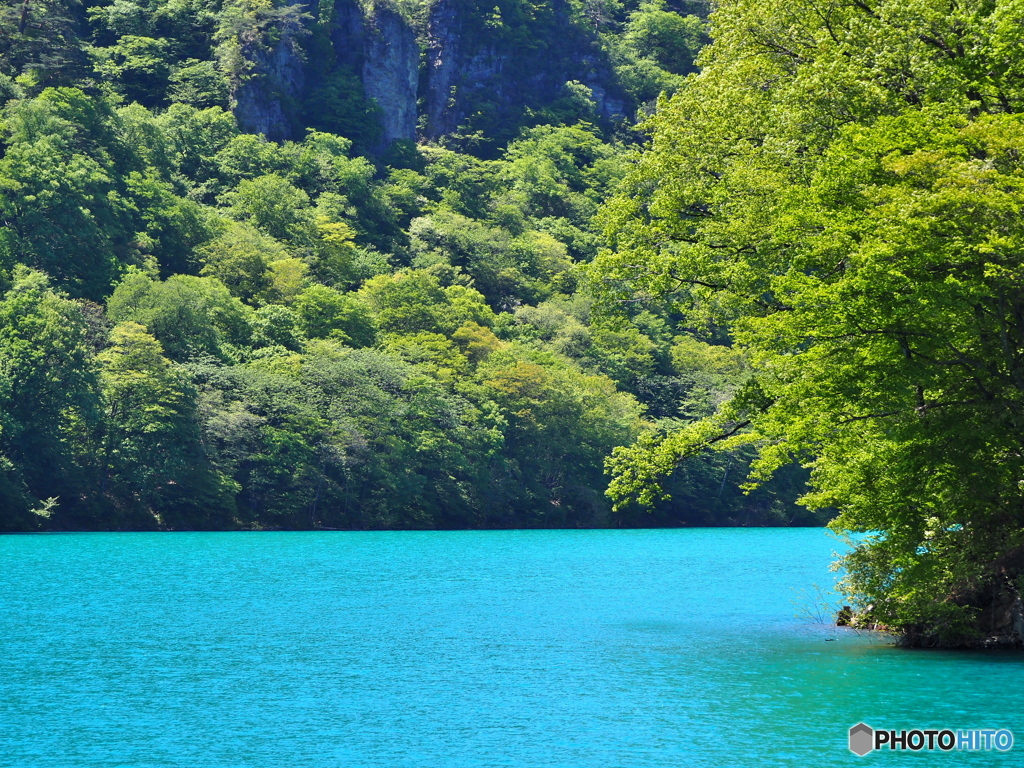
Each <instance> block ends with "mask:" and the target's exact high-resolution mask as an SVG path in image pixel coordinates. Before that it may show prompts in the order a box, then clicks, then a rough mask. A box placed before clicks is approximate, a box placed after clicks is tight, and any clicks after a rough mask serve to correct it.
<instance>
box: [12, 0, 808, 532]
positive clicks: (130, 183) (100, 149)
mask: <svg viewBox="0 0 1024 768" xmlns="http://www.w3.org/2000/svg"><path fill="white" fill-rule="evenodd" d="M552 7H553V6H552ZM3 8H4V10H3V14H4V19H5V25H6V26H5V29H4V32H3V33H2V34H0V101H2V102H3V111H2V119H0V529H8V530H30V529H33V528H38V527H40V526H42V527H48V528H51V529H83V528H125V529H131V528H136V529H137V528H174V529H180V528H189V527H193V528H194V527H202V528H235V527H248V528H260V527H264V528H265V527H274V528H307V527H336V528H350V527H356V528H365V527H377V528H379V527H420V528H434V527H459V528H462V527H483V526H490V527H513V526H593V525H630V524H657V525H679V524H780V523H782V524H786V523H791V522H805V523H806V522H815V521H816V518H814V517H813V516H809V515H806V514H802V513H800V512H799V511H798V510H796V509H795V508H794V507H793V505H792V499H793V498H795V496H796V494H797V490H796V489H797V488H799V487H801V486H802V484H803V480H804V476H803V475H802V474H800V472H799V471H793V472H792V474H791V476H788V477H786V478H783V479H781V480H780V481H777V482H776V483H774V484H773V485H771V486H769V487H768V488H766V489H764V490H761V491H758V492H757V493H755V494H753V495H750V496H746V495H744V494H743V493H742V491H741V489H740V488H739V482H740V481H741V480H742V478H743V477H744V475H745V473H746V467H747V465H748V463H749V461H750V459H751V457H752V454H751V453H750V452H749V451H745V450H743V449H740V450H737V451H735V452H734V453H732V454H728V455H723V456H721V457H716V458H715V460H712V461H709V462H707V463H706V464H703V465H701V466H699V467H697V468H695V469H694V471H693V472H691V473H689V474H687V475H686V476H685V477H680V478H677V480H676V481H675V483H676V491H677V501H676V502H673V503H670V504H664V505H661V506H660V507H658V508H657V509H656V510H655V512H654V514H653V515H649V514H648V513H647V512H645V511H644V510H642V509H640V508H633V509H623V510H620V511H619V512H617V513H615V514H612V510H611V505H610V503H609V502H608V500H607V499H606V498H605V496H604V493H603V492H604V490H605V486H606V482H607V478H606V477H605V476H604V468H603V464H604V460H605V458H606V457H607V456H608V455H609V454H610V453H611V451H612V449H613V448H615V447H616V446H623V445H627V444H629V443H631V442H632V441H633V440H635V439H636V438H637V437H638V436H639V435H641V434H645V433H649V432H650V433H660V432H661V431H664V430H665V429H668V428H671V426H672V425H676V424H678V423H680V422H684V421H689V420H693V419H695V418H699V417H701V416H703V415H705V414H707V413H709V412H710V411H711V410H713V408H714V404H715V403H716V402H719V401H721V400H723V399H725V398H727V397H728V395H729V393H731V392H732V391H733V390H734V389H735V387H736V386H738V384H739V383H741V382H742V380H743V379H744V378H745V376H746V371H747V362H746V360H745V359H744V358H743V356H741V355H738V354H736V353H733V352H732V351H730V350H729V349H728V348H727V347H724V346H722V345H721V344H720V343H718V342H720V341H721V339H715V338H712V337H711V336H708V335H706V334H705V335H704V336H703V337H701V338H702V340H698V338H696V337H695V336H694V335H693V333H692V331H693V329H692V328H689V327H688V326H685V325H680V316H679V315H678V314H675V313H674V312H672V311H667V310H666V311H662V310H657V309H653V310H651V311H647V310H642V309H641V308H636V311H633V312H632V314H631V316H630V317H628V318H623V317H619V316H615V315H611V314H608V313H601V312H594V311H592V306H593V304H594V301H593V298H592V297H591V296H590V295H589V294H588V293H587V292H586V291H585V290H583V289H582V287H581V281H580V275H581V268H582V267H583V266H584V265H585V264H586V263H587V262H589V261H591V260H592V259H593V258H594V256H595V255H596V253H597V250H598V248H599V246H600V244H601V235H600V231H599V228H598V226H597V225H596V223H595V221H596V216H597V214H598V211H599V209H600V207H601V205H602V204H603V202H604V201H605V200H606V199H608V198H609V196H610V195H611V194H612V193H613V191H614V190H615V189H616V188H617V186H618V185H619V183H620V181H621V180H622V178H623V177H624V176H625V174H626V173H627V171H628V169H629V167H630V164H631V163H632V162H633V159H632V155H631V154H630V153H629V151H628V147H627V146H625V145H624V144H623V143H621V141H619V140H616V139H614V137H613V135H612V134H611V133H609V132H608V131H607V130H606V129H607V127H608V126H602V125H599V124H597V123H595V122H591V121H588V120H586V119H584V120H582V121H581V120H580V118H581V117H583V118H587V117H588V116H589V117H593V115H592V114H590V113H587V112H586V110H584V113H579V112H574V111H573V109H569V107H568V106H567V103H568V102H566V103H562V102H560V101H557V100H556V102H553V103H549V104H544V105H540V106H538V108H537V109H536V110H533V111H530V110H529V109H528V110H526V111H525V112H523V113H521V114H520V115H519V118H517V120H518V122H517V121H512V122H511V123H508V124H502V125H501V126H500V131H499V130H498V126H492V125H490V124H489V123H487V121H486V120H483V122H481V123H480V124H479V125H476V126H475V127H473V131H475V132H477V133H478V134H479V135H480V136H483V137H484V138H485V139H487V141H484V142H482V143H481V144H480V145H479V147H480V148H481V152H480V153H478V154H475V155H474V154H470V153H465V152H459V151H456V150H455V149H453V148H452V147H455V146H460V141H461V140H460V139H459V138H458V137H457V136H455V137H447V138H446V139H445V141H442V142H440V144H438V145H430V144H422V145H420V146H413V145H411V144H403V143H398V144H396V145H394V146H392V147H391V149H390V150H388V151H387V152H386V153H384V154H383V155H377V156H373V155H362V156H361V155H360V154H358V150H359V149H360V148H363V149H366V148H367V147H369V146H370V145H371V144H372V143H373V138H372V137H373V136H374V135H376V134H375V133H374V131H375V128H374V124H375V123H374V121H375V120H376V117H375V115H376V113H375V111H374V110H375V109H376V107H375V105H373V104H371V103H369V102H367V101H366V99H365V94H363V93H362V91H361V85H359V84H358V83H357V82H355V81H353V80H352V77H354V75H352V73H348V74H346V72H344V71H341V70H337V69H335V70H330V71H325V72H323V73H321V74H322V75H323V78H322V81H321V82H320V84H319V85H316V84H315V83H314V85H315V89H316V88H319V89H320V90H321V91H323V92H322V93H320V92H319V91H317V93H319V96H317V95H316V94H315V93H314V95H313V96H310V98H311V99H312V101H311V102H310V104H309V105H307V106H309V107H310V108H309V110H308V114H307V115H306V123H305V125H304V126H303V128H304V129H305V130H304V131H300V132H299V133H300V135H302V134H303V133H304V138H303V139H302V140H299V141H285V142H281V143H275V142H272V141H268V140H267V139H266V138H265V137H263V136H261V135H254V134H246V133H243V132H241V131H240V130H239V128H238V122H237V121H236V118H235V115H234V114H233V112H232V109H233V108H234V106H235V104H234V94H235V93H236V88H237V87H238V86H239V84H240V83H244V82H246V78H248V77H250V76H254V75H253V74H252V73H253V69H252V68H253V66H254V64H253V62H254V60H255V58H254V57H257V56H258V55H259V52H260V51H264V52H265V51H266V50H269V49H270V48H271V47H272V46H274V45H276V44H277V43H278V42H280V41H281V40H282V39H284V38H285V37H287V36H288V35H293V36H294V37H295V39H296V40H300V41H301V42H302V45H304V46H305V47H306V55H308V56H315V55H316V54H317V50H318V48H317V46H318V45H320V46H322V45H327V42H325V39H324V38H323V29H321V28H320V27H317V26H316V23H319V22H316V23H314V22H313V21H311V20H310V18H309V17H306V16H304V15H303V13H302V12H301V8H300V7H298V6H284V5H282V6H275V5H273V4H271V3H256V2H225V3H223V4H221V3H208V2H204V1H200V0H197V1H196V2H186V3H176V2H149V3H134V2H127V1H123V0H117V1H116V2H114V3H110V4H103V3H99V4H86V6H84V7H79V6H71V5H67V6H65V5H63V4H62V3H60V2H58V1H57V0H55V2H53V3H42V2H33V3H31V4H21V3H17V4H10V3H8V4H6V5H4V6H3ZM531 9H532V10H531ZM23 10H24V14H25V15H24V19H25V21H24V24H21V23H20V22H19V21H18V20H19V19H20V18H21V16H19V14H21V13H22V11H23ZM427 10H429V9H428V8H427V6H420V5H416V6H409V7H404V8H403V9H402V12H403V13H404V14H406V15H407V16H411V17H415V16H416V14H419V13H425V12H426V11H427ZM681 10H683V9H681V8H676V9H675V10H671V9H670V8H669V7H668V6H665V5H662V4H657V3H653V4H652V3H649V4H644V5H641V6H635V5H619V4H617V3H615V4H608V3H606V4H602V5H579V6H576V5H573V6H572V9H571V13H572V14H575V15H574V16H573V18H574V19H577V21H579V23H580V24H584V22H586V23H585V24H584V27H586V28H587V29H590V30H591V32H590V33H588V34H592V35H593V36H594V37H593V40H594V44H595V45H597V46H598V48H597V49H600V50H603V51H604V52H605V53H604V54H603V55H607V56H609V57H611V59H614V61H615V62H617V64H616V67H618V70H617V71H619V72H620V73H624V74H623V75H622V76H623V77H626V74H628V76H629V77H631V78H633V79H634V80H635V81H636V83H638V85H636V90H635V93H636V94H637V102H638V103H639V102H642V101H644V100H648V99H652V98H653V97H654V96H656V95H657V93H659V92H661V91H671V90H672V89H674V88H676V87H678V86H679V84H680V83H681V82H682V76H683V75H685V74H686V73H687V72H690V71H692V70H693V67H694V64H693V59H694V54H695V51H696V49H697V48H698V47H699V46H700V45H701V44H702V42H703V38H702V36H703V34H704V33H703V22H701V21H700V20H698V19H697V18H696V17H695V16H686V15H682V14H680V13H677V12H676V11H681ZM499 11H500V13H501V19H500V20H496V19H495V18H492V17H489V16H487V15H486V14H485V15H483V16H480V18H479V19H478V20H480V21H481V23H482V24H485V25H490V26H489V27H488V28H489V29H490V28H491V27H495V25H497V26H499V27H501V30H504V31H501V30H499V32H500V34H498V38H499V39H500V41H504V42H501V44H502V45H505V44H508V45H510V46H516V45H523V44H525V43H524V41H527V42H529V36H530V34H531V30H534V29H535V28H536V27H537V26H538V25H543V23H544V19H545V18H547V17H546V16H545V15H544V14H549V13H550V12H551V8H549V7H548V6H542V5H541V6H536V8H534V7H533V6H530V7H529V8H528V7H527V5H523V4H516V3H510V4H508V5H507V6H506V5H502V6H500V8H499V9H498V10H496V11H494V13H498V12H499ZM488 13H491V11H490V9H488ZM327 16H329V14H327ZM325 18H326V16H325ZM474 18H475V17H474ZM12 20H13V21H12ZM8 21H12V23H11V24H8V23H7V22H8ZM587 25H590V26H587ZM495 28H496V27H495ZM300 29H305V30H306V31H307V32H309V35H306V36H303V35H302V34H300ZM496 34H497V33H496ZM282 36H283V37H282ZM544 39H545V40H546V39H547V38H544ZM543 42H544V41H543V40H540V42H538V41H536V40H535V41H533V43H531V44H537V45H539V44H541V43H543ZM544 44H550V45H552V46H554V45H555V42H554V41H551V40H548V41H547V43H544ZM602 46H603V47H602ZM597 49H595V50H597ZM315 65H316V62H315V61H313V62H311V67H312V69H313V70H315V68H316V66H315ZM331 66H334V65H331ZM328 69H329V68H328ZM629 73H631V74H629ZM324 83H326V84H327V85H324ZM574 87H575V86H574ZM631 87H632V86H631ZM324 88H326V90H324ZM581 88H582V86H581ZM315 89H314V90H315ZM570 90H572V89H571V88H570ZM576 90H577V92H578V93H577V95H578V96H580V97H581V98H583V99H584V101H586V98H589V97H587V94H586V93H585V91H586V89H585V88H582V90H581V89H580V88H578V89H576ZM570 101H571V99H570ZM580 103H582V102H580ZM310 105H312V106H310ZM299 106H300V107H301V105H299ZM570 106H571V105H570ZM542 107H543V108H542ZM303 108H304V107H303ZM485 112H486V110H484V112H481V113H480V114H484V113H485ZM300 113H301V109H300ZM495 114H497V113H495ZM481 119H483V118H481ZM524 126H525V127H524ZM485 129H486V130H492V129H493V130H494V131H495V133H493V134H487V133H479V132H480V131H481V130H485ZM460 130H461V129H460ZM327 131H333V132H327ZM339 132H345V133H348V134H349V135H345V136H343V135H339ZM448 139H450V140H448ZM462 143H463V144H464V143H465V142H462ZM709 341H710V342H716V345H712V344H709V343H708V342H709Z"/></svg>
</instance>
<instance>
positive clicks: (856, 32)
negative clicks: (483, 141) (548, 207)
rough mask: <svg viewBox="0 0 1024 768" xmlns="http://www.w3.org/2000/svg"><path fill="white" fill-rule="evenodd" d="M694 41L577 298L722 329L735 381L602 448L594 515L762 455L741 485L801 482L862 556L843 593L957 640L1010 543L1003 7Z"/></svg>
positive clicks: (868, 13)
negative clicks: (687, 71) (798, 464)
mask: <svg viewBox="0 0 1024 768" xmlns="http://www.w3.org/2000/svg"><path fill="white" fill-rule="evenodd" d="M712 22H713V24H712V34H713V37H714V39H715V42H714V44H713V45H712V46H710V47H709V48H708V49H706V50H705V52H704V54H703V55H702V59H701V61H702V64H703V67H704V69H703V72H702V74H700V75H699V76H694V77H691V78H690V79H689V80H688V81H687V84H686V86H685V87H684V88H683V89H682V90H681V91H680V92H679V93H678V94H677V95H676V96H675V97H674V98H673V99H671V100H668V101H665V102H663V103H662V104H661V105H660V109H659V112H658V114H657V115H656V116H655V117H654V118H652V120H651V122H650V129H651V131H652V133H653V144H652V146H651V149H650V151H649V152H647V153H646V154H645V155H644V157H643V159H642V160H641V163H640V165H639V166H638V168H637V170H636V171H634V172H633V173H632V174H631V175H630V177H629V178H628V180H627V182H626V184H625V186H624V190H625V191H624V192H623V193H621V194H620V195H619V196H618V197H616V198H615V200H614V201H613V202H612V203H610V204H609V205H608V206H607V208H606V209H605V213H604V216H605V223H606V226H607V230H608V232H609V235H610V236H611V238H612V242H613V244H614V246H615V248H614V250H611V251H608V252H606V253H603V254H602V255H601V256H600V257H599V259H598V261H597V264H596V267H595V268H594V270H593V272H592V274H591V279H592V284H593V286H594V288H595V290H596V291H598V292H600V293H601V294H602V295H603V297H604V298H605V300H606V301H607V300H613V299H616V298H624V297H630V298H636V297H640V298H649V299H651V300H664V299H667V300H668V301H669V302H670V303H671V304H672V305H673V306H675V307H676V308H678V309H679V310H680V311H682V312H685V313H686V315H687V316H688V317H689V318H690V322H692V323H695V324H701V323H704V324H709V325H710V326H712V327H714V326H718V327H723V328H725V329H727V330H728V332H729V334H731V335H732V337H733V338H734V339H735V341H736V343H737V345H738V346H739V348H741V349H742V350H744V352H745V356H746V359H747V360H748V361H749V364H750V366H751V368H750V373H749V376H750V377H751V383H750V384H749V385H748V386H746V387H742V388H741V389H740V390H738V394H737V396H736V397H735V398H734V399H733V400H731V401H730V402H727V403H724V404H723V405H722V406H721V407H720V408H719V410H718V411H717V413H716V414H715V415H713V416H711V417H709V418H708V419H707V420H706V421H704V422H701V423H699V424H696V425H693V426H690V427H687V428H686V429H684V430H682V431H677V432H676V431H667V432H662V433H660V434H649V435H646V436H645V437H644V438H643V440H642V442H641V443H639V444H637V445H635V446H633V447H631V448H629V449H618V450H617V451H616V453H615V455H614V458H613V459H612V460H611V461H610V463H609V467H610V469H611V471H612V472H613V474H614V479H613V481H612V486H611V491H610V492H611V493H612V494H613V495H614V496H615V497H616V498H618V499H619V502H620V503H622V502H624V501H626V500H628V499H637V500H639V501H641V502H648V503H649V502H650V501H652V500H653V499H654V498H655V497H656V496H657V495H658V494H659V493H660V491H661V488H662V483H663V481H664V478H665V477H666V476H667V475H669V474H670V473H671V472H673V471H674V470H675V469H676V468H677V467H678V466H679V465H680V462H684V463H683V466H686V465H685V461H686V460H687V459H688V457H691V456H693V455H695V454H699V452H700V451H701V449H703V448H706V447H709V446H711V445H712V444H714V445H716V446H730V445H735V444H736V442H737V441H746V442H753V443H755V444H757V445H758V446H759V452H760V458H759V459H758V461H757V463H756V464H755V473H754V477H755V479H756V478H758V477H764V476H767V475H769V474H771V473H772V472H773V471H774V470H776V469H778V468H779V467H780V466H782V465H784V464H786V463H787V462H789V461H791V460H792V459H794V458H796V459H799V460H801V461H803V462H806V463H807V464H808V465H809V466H810V467H811V469H812V473H813V474H812V483H813V490H812V491H811V492H810V493H808V494H807V495H806V496H805V497H804V502H805V503H806V504H809V505H811V506H816V507H834V508H837V509H839V510H840V511H841V514H840V516H839V517H838V518H837V520H836V521H835V522H834V523H833V527H834V528H835V529H836V530H837V531H840V532H860V533H871V534H872V535H871V536H869V537H868V538H867V539H859V540H858V541H857V543H856V545H855V548H854V550H853V552H852V554H850V555H849V556H847V557H846V558H845V559H844V560H843V562H842V564H843V566H844V567H845V568H846V572H847V576H846V581H845V586H846V589H847V591H848V594H849V595H850V596H851V597H852V598H853V599H855V600H856V601H857V602H858V604H859V605H860V606H861V607H862V608H863V607H867V606H870V612H869V615H870V616H871V617H872V618H873V619H874V620H877V621H880V622H882V623H885V624H888V625H890V626H893V627H896V628H898V629H901V630H904V631H909V632H916V633H920V634H922V635H924V636H927V637H932V638H936V639H938V640H940V641H942V642H956V641H957V640H958V638H964V637H967V636H968V635H969V633H970V630H969V625H970V621H971V619H972V617H973V615H974V610H975V609H974V608H972V605H977V604H978V597H979V595H980V594H981V591H983V590H985V589H989V590H991V589H993V588H997V587H998V586H999V585H1001V584H1002V582H1003V581H1005V580H1007V579H1010V580H1011V581H1012V580H1013V579H1015V578H1016V576H1017V575H1019V565H1014V563H1015V562H1018V560H1019V558H1018V559H1015V558H1016V557H1017V556H1016V553H1018V552H1019V551H1020V550H1019V548H1020V547H1021V546H1022V545H1024V541H1022V538H1021V537H1022V533H1021V531H1022V527H1024V518H1022V516H1021V511H1020V510H1021V509H1024V505H1022V502H1024V498H1022V493H1024V492H1022V488H1024V465H1022V463H1021V459H1020V457H1021V456H1022V455H1024V454H1022V451H1021V448H1022V445H1021V440H1020V435H1021V434H1022V432H1021V426H1022V424H1021V418H1024V378H1022V373H1024V368H1022V365H1024V325H1022V319H1021V318H1022V317H1024V305H1022V294H1021V291H1020V279H1021V269H1022V268H1024V267H1022V264H1024V262H1022V256H1024V252H1022V250H1021V248H1022V245H1024V239H1022V237H1024V229H1022V226H1021V218H1020V213H1021V210H1022V205H1024V188H1022V186H1021V185H1022V182H1024V168H1022V166H1021V160H1020V158H1021V151H1022V149H1024V122H1022V121H1021V119H1020V118H1019V117H1018V116H1017V115H1016V114H1013V113H1014V112H1016V111H1017V110H1019V108H1020V107H1021V106H1022V103H1024V87H1022V81H1021V79H1020V77H1019V71H1020V62H1021V57H1020V53H1021V50H1020V49H1021V42H1020V40H1021V38H1020V35H1019V31H1020V28H1021V23H1022V22H1024V5H1021V3H1019V2H1014V1H1013V0H1006V1H1001V2H995V3H982V2H967V3H961V4H958V5H956V6H950V5H949V4H946V3H935V2H931V0H911V2H905V1H901V2H887V1H883V2H873V3H867V4H864V3H856V4H845V5H844V4H837V5H832V6H828V7H827V8H826V9H824V10H822V9H821V8H818V7H812V6H809V5H808V6H803V5H799V4H798V5H795V6H794V5H793V4H792V3H781V2H780V3H767V4H766V3H764V2H760V1H759V2H756V3H754V2H747V1H746V0H737V1H731V2H726V3H722V4H721V5H720V6H719V8H718V10H717V11H716V12H715V14H714V15H713V17H712ZM755 393H756V396H752V395H753V394H755ZM734 432H735V434H733V433H734ZM729 435H732V437H729V438H727V436H729ZM993 585H996V586H995V587H994V586H993Z"/></svg>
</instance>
